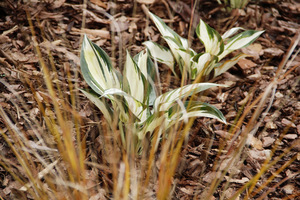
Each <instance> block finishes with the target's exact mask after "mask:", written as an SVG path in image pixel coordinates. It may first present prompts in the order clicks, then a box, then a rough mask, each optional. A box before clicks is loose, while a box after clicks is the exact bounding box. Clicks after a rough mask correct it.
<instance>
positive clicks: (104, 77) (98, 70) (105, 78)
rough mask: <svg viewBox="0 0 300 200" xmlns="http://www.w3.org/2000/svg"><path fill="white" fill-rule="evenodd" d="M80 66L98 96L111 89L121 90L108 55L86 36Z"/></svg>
mask: <svg viewBox="0 0 300 200" xmlns="http://www.w3.org/2000/svg"><path fill="white" fill-rule="evenodd" d="M80 66H81V71H82V74H83V77H84V79H85V81H86V82H87V84H88V85H89V86H90V87H91V88H92V89H93V90H94V91H95V92H96V93H98V94H100V95H101V94H102V93H103V91H104V90H106V89H109V88H120V87H121V85H120V81H119V78H118V76H117V73H116V72H115V70H114V68H113V67H112V65H111V61H110V58H109V57H108V55H107V54H106V53H105V52H104V51H103V50H102V49H101V48H100V47H98V46H97V45H95V44H94V43H92V42H91V41H90V40H89V39H88V38H87V36H86V35H84V39H83V43H82V48H81V55H80Z"/></svg>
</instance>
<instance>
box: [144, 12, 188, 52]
mask: <svg viewBox="0 0 300 200" xmlns="http://www.w3.org/2000/svg"><path fill="white" fill-rule="evenodd" d="M149 15H150V18H151V19H152V20H153V22H154V23H155V25H156V27H157V28H158V30H159V32H160V33H161V34H162V36H163V37H171V38H173V39H174V40H175V41H176V43H177V45H178V46H181V47H183V48H184V49H187V48H188V47H189V45H188V40H187V39H185V38H182V37H181V36H179V35H178V34H177V33H176V32H174V31H173V30H172V29H171V28H170V27H168V26H167V25H166V23H165V22H163V21H162V19H160V18H159V17H157V16H156V15H154V14H153V13H151V12H149Z"/></svg>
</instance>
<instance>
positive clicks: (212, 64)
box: [144, 12, 263, 81]
mask: <svg viewBox="0 0 300 200" xmlns="http://www.w3.org/2000/svg"><path fill="white" fill-rule="evenodd" d="M149 14H150V17H151V19H152V20H153V22H154V23H155V25H156V27H157V28H158V30H159V31H160V33H161V34H162V36H163V38H164V40H165V41H166V42H167V44H168V46H169V48H170V49H168V48H166V47H163V46H161V45H159V44H157V43H155V42H152V41H146V42H144V44H145V45H146V46H147V48H148V50H149V52H150V55H151V56H152V58H153V59H155V60H157V61H158V62H161V63H164V64H166V65H167V66H168V67H169V68H170V69H171V70H172V71H173V72H174V73H175V71H176V70H175V67H176V66H177V65H178V66H179V69H180V71H181V73H182V74H184V75H185V74H188V75H189V77H190V79H192V80H194V79H196V78H197V80H199V81H207V80H208V79H209V78H210V77H216V76H218V75H220V74H222V73H224V72H225V71H227V70H228V69H229V68H231V67H232V66H233V65H235V64H236V63H237V62H238V61H239V60H240V59H241V58H244V57H246V56H247V55H246V54H243V53H241V54H238V55H237V56H235V57H233V58H231V59H228V60H226V61H223V62H220V61H221V60H222V59H223V58H224V57H225V56H227V55H228V54H229V53H231V52H232V51H234V50H237V49H240V48H243V47H246V46H248V45H250V44H251V43H252V42H254V41H255V40H256V38H257V37H259V36H260V35H261V34H262V33H263V31H255V30H245V31H243V32H241V33H238V34H237V32H238V31H239V30H244V29H243V28H240V27H236V28H232V29H230V30H228V31H227V32H225V33H224V34H223V35H222V36H221V35H220V34H219V33H218V32H217V31H216V30H215V29H213V28H211V27H210V26H209V25H207V24H206V23H205V22H204V21H202V20H200V23H199V25H198V26H197V28H196V33H197V36H198V38H199V39H200V41H201V42H202V43H203V45H204V46H205V52H204V53H196V52H195V51H194V50H193V49H191V48H190V47H189V44H188V40H187V39H185V38H182V37H181V36H179V35H178V34H177V33H176V32H174V31H173V30H172V29H171V28H169V27H168V26H167V25H166V24H165V23H164V22H163V21H162V20H161V19H160V18H159V17H157V16H156V15H154V14H152V13H151V12H149ZM232 36H233V37H232ZM176 64H177V65H176ZM175 74H176V73H175ZM183 77H185V76H183Z"/></svg>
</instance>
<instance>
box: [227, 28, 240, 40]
mask: <svg viewBox="0 0 300 200" xmlns="http://www.w3.org/2000/svg"><path fill="white" fill-rule="evenodd" d="M239 30H245V29H243V28H241V27H234V28H231V29H229V30H228V31H226V32H225V33H224V34H223V35H222V38H223V40H225V39H227V38H229V37H231V36H233V35H234V34H236V33H237V32H238V31H239Z"/></svg>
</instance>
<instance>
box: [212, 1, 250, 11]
mask: <svg viewBox="0 0 300 200" xmlns="http://www.w3.org/2000/svg"><path fill="white" fill-rule="evenodd" d="M249 1H250V0H229V1H228V0H224V1H223V3H224V4H225V5H226V6H229V7H230V8H232V9H235V8H238V9H242V8H245V7H246V5H247V4H248V3H249ZM218 3H219V4H222V2H221V1H220V0H218Z"/></svg>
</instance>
